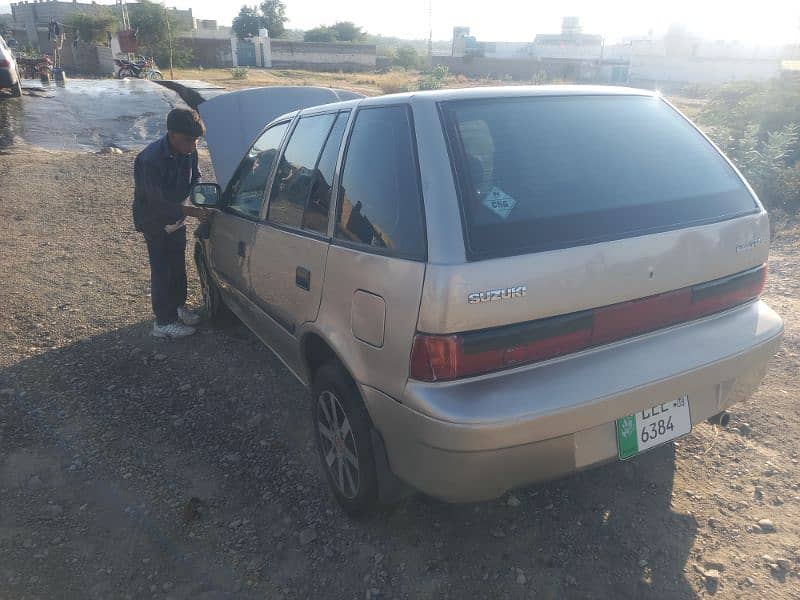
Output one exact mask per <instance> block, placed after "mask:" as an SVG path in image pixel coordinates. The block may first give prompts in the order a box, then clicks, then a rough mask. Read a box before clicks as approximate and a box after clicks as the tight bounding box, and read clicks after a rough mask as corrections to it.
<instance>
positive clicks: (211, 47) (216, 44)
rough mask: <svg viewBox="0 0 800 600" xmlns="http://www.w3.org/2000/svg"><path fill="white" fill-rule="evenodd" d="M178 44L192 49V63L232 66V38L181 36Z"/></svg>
mask: <svg viewBox="0 0 800 600" xmlns="http://www.w3.org/2000/svg"><path fill="white" fill-rule="evenodd" d="M177 43H178V45H180V46H183V47H184V48H190V49H191V50H192V56H193V58H192V63H193V64H195V65H197V66H201V67H232V66H233V58H232V52H231V39H230V37H225V38H212V39H210V38H200V37H181V38H179V39H178V40H177Z"/></svg>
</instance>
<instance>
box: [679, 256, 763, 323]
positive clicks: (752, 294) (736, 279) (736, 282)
mask: <svg viewBox="0 0 800 600" xmlns="http://www.w3.org/2000/svg"><path fill="white" fill-rule="evenodd" d="M767 272H768V271H767V265H762V266H761V267H759V268H758V269H752V270H750V271H745V272H744V273H739V274H737V275H731V276H730V277H723V278H722V279H716V280H714V281H710V282H708V283H701V284H700V285H696V286H694V287H692V288H691V290H692V306H691V310H690V314H689V315H688V316H687V319H686V320H689V319H697V318H699V317H703V316H705V315H711V314H713V313H716V312H721V311H723V310H725V309H727V308H731V307H733V306H736V305H737V304H744V303H745V302H747V301H748V300H753V299H755V298H758V297H759V296H760V295H761V292H762V291H764V284H766V283H767Z"/></svg>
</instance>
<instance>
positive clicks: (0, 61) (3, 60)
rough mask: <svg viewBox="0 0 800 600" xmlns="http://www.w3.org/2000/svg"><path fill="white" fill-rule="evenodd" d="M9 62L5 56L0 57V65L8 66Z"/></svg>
mask: <svg viewBox="0 0 800 600" xmlns="http://www.w3.org/2000/svg"><path fill="white" fill-rule="evenodd" d="M10 66H11V62H10V61H8V60H6V59H5V58H0V67H10Z"/></svg>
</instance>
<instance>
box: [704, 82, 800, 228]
mask: <svg viewBox="0 0 800 600" xmlns="http://www.w3.org/2000/svg"><path fill="white" fill-rule="evenodd" d="M697 120H698V123H699V124H700V125H701V126H702V127H703V129H704V130H705V131H706V133H707V134H708V135H709V137H711V138H712V139H713V140H714V142H716V144H717V145H718V146H719V147H720V148H722V150H723V151H724V152H725V154H727V156H728V157H729V158H730V159H731V161H733V163H734V164H735V165H736V166H737V167H738V168H739V170H740V171H741V172H742V174H743V175H744V176H745V177H746V178H747V180H748V181H749V182H750V185H752V186H753V189H754V190H755V191H756V193H757V194H758V196H759V198H760V199H761V202H762V203H763V204H764V206H766V207H767V208H768V209H779V210H783V211H786V212H787V213H792V214H795V213H800V81H797V80H791V79H780V80H773V81H770V82H766V83H753V82H743V83H735V84H730V85H727V86H724V87H723V88H722V89H721V90H719V91H718V92H717V93H716V94H715V95H714V96H713V97H712V98H711V100H710V101H709V103H708V105H707V106H706V108H705V109H704V110H703V111H702V112H701V113H700V115H699V116H698V119H697Z"/></svg>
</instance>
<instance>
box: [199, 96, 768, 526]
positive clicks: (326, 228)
mask: <svg viewBox="0 0 800 600" xmlns="http://www.w3.org/2000/svg"><path fill="white" fill-rule="evenodd" d="M342 100H345V101H342ZM248 107H249V110H248ZM287 108H288V109H293V110H294V109H302V110H294V112H288V113H287V114H284V115H282V116H280V115H281V112H280V111H281V110H284V111H286V109H287ZM200 113H201V115H202V116H203V119H204V120H205V122H206V126H207V127H208V135H207V141H208V146H209V148H210V151H211V156H212V160H213V161H214V171H215V173H216V176H217V178H218V179H217V180H218V181H219V184H220V185H216V184H211V183H203V184H198V185H196V186H195V188H194V192H193V194H192V198H193V200H194V202H195V204H197V205H199V206H205V207H212V208H213V210H211V209H209V210H210V212H211V215H210V218H209V226H208V229H207V230H206V234H205V235H200V236H198V241H197V247H196V250H195V256H196V258H197V265H198V271H199V272H200V276H201V281H202V286H203V292H204V295H205V298H206V305H207V307H208V310H209V313H210V315H211V317H212V318H213V317H214V316H215V314H216V313H218V312H219V311H220V310H222V308H223V303H224V306H227V307H228V308H230V309H231V310H233V312H235V313H236V314H237V315H238V316H239V317H241V319H242V321H244V323H245V324H246V325H247V326H248V327H250V328H251V329H252V330H253V331H254V332H255V333H256V334H257V335H258V336H259V337H260V338H261V339H262V340H263V341H264V342H265V343H266V344H267V345H268V346H269V347H270V348H272V349H273V350H274V351H275V353H276V354H277V355H278V356H279V357H280V358H281V360H283V362H284V363H285V364H286V365H287V366H288V367H289V369H290V370H291V371H292V372H293V373H295V374H296V375H297V376H298V378H300V380H301V381H302V382H303V383H305V384H306V385H307V386H308V387H309V388H310V389H311V392H312V395H313V402H312V411H313V412H312V414H313V420H312V421H313V427H314V429H315V432H316V438H317V445H318V449H319V454H320V459H321V461H322V465H323V468H324V470H325V472H326V475H327V478H328V481H329V483H330V485H331V489H332V490H333V492H334V495H335V496H336V498H337V500H338V501H339V502H340V503H341V505H342V506H343V507H344V508H345V510H346V511H347V512H349V513H351V514H358V513H362V512H365V511H367V510H369V509H370V508H371V507H372V506H373V505H374V504H375V503H376V502H377V501H378V500H383V499H385V498H391V496H392V494H393V493H394V492H395V490H397V488H399V487H400V486H395V485H394V483H397V482H398V481H399V482H402V483H404V484H407V486H409V487H410V488H413V489H417V490H421V491H423V492H425V493H426V494H429V495H431V496H435V497H438V498H441V499H443V500H448V501H458V502H460V501H478V500H486V499H489V498H495V497H498V496H500V495H501V494H503V493H504V492H506V491H507V490H510V489H513V488H516V487H519V486H524V485H528V484H530V483H533V482H537V481H542V480H546V479H551V478H554V477H559V476H563V475H566V474H568V473H571V472H574V471H577V470H580V469H584V468H587V467H590V466H594V465H597V464H600V463H604V462H607V461H611V460H627V459H630V458H634V457H635V456H637V455H639V454H641V453H642V452H645V451H647V450H649V449H651V448H654V447H655V446H658V445H660V444H664V443H668V442H670V441H672V440H674V439H676V438H679V437H681V436H683V435H686V434H688V433H690V432H691V430H692V427H693V426H694V425H696V424H697V423H700V422H701V421H705V420H706V419H708V418H713V419H715V420H717V421H718V422H720V423H724V422H725V421H726V417H725V413H724V411H725V410H726V409H727V408H728V407H730V406H731V405H733V404H735V403H736V402H741V401H742V400H744V399H746V398H747V397H748V396H749V395H750V394H751V393H752V392H753V391H754V390H755V389H756V388H757V387H758V384H759V382H760V381H761V378H762V377H763V376H764V372H765V369H766V365H767V362H768V360H769V359H770V357H772V355H774V354H775V352H776V351H777V349H778V346H779V343H780V339H781V335H782V333H783V323H782V321H781V318H780V317H779V316H778V315H777V314H776V313H775V312H774V311H773V310H772V309H771V308H770V307H769V306H767V304H766V303H765V302H763V301H761V300H760V299H759V296H760V295H761V290H762V288H763V286H764V281H765V278H766V276H767V266H766V263H767V258H768V254H769V220H768V218H767V213H766V212H765V211H764V208H763V206H762V205H761V203H760V202H759V201H758V198H757V197H756V195H755V194H754V193H753V191H752V189H750V187H749V186H748V185H747V182H746V181H745V180H744V179H743V178H742V176H741V174H740V173H739V172H738V171H737V170H736V169H735V168H734V166H733V165H732V164H731V163H730V162H729V161H728V160H727V159H726V158H725V157H724V156H723V155H722V154H721V153H720V151H719V150H718V149H717V148H716V147H715V146H714V145H713V144H712V143H711V142H710V141H709V140H708V139H707V138H706V137H705V136H704V135H703V134H702V133H701V132H700V131H699V130H698V129H697V128H696V127H694V126H693V125H692V124H691V123H690V122H689V121H688V120H687V119H686V118H685V117H684V116H683V115H681V114H680V113H679V112H678V111H677V110H675V109H674V108H673V107H672V106H671V105H670V104H669V103H668V102H666V101H665V100H664V99H663V98H661V97H659V96H658V95H656V94H653V93H651V92H647V91H642V90H634V89H624V88H605V87H590V86H552V87H547V86H533V87H502V88H475V89H468V90H441V91H431V92H419V93H410V94H401V95H393V96H382V97H377V98H352V99H346V98H343V97H342V94H341V93H338V92H335V91H332V90H319V89H316V90H315V89H314V88H312V89H306V90H302V89H300V90H286V89H285V88H283V89H281V88H265V89H260V90H259V89H256V90H245V91H242V92H234V93H230V94H224V95H221V96H217V97H216V98H213V99H212V100H210V101H208V102H204V103H203V104H201V105H200ZM248 116H249V117H250V118H249V119H248ZM267 121H271V123H270V124H269V125H267V126H266V128H264V125H265V124H266V122H267ZM223 188H224V190H225V191H224V193H223V192H222V189H223Z"/></svg>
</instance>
